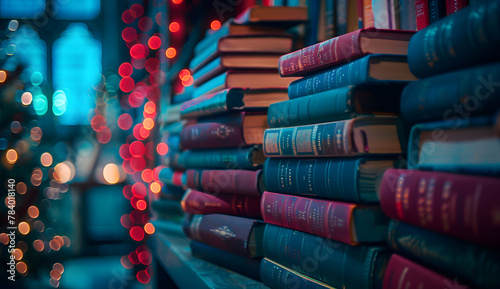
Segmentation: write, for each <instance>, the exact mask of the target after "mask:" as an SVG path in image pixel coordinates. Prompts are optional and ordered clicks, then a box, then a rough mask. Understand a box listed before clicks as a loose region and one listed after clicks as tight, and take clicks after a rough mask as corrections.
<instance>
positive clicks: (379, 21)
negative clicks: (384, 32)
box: [372, 0, 393, 29]
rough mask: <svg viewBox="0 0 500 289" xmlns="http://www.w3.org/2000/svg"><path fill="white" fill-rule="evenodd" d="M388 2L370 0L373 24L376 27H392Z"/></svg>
mask: <svg viewBox="0 0 500 289" xmlns="http://www.w3.org/2000/svg"><path fill="white" fill-rule="evenodd" d="M389 2H390V1H388V0H372V9H373V20H374V25H375V27H376V28H378V29H391V28H392V27H391V13H390V8H389V5H390V4H389ZM392 29H393V28H392Z"/></svg>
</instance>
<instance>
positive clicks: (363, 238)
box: [260, 192, 388, 245]
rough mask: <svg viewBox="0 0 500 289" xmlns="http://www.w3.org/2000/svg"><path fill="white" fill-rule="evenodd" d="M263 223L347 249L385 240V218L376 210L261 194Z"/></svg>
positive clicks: (323, 201)
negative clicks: (322, 239) (337, 242)
mask: <svg viewBox="0 0 500 289" xmlns="http://www.w3.org/2000/svg"><path fill="white" fill-rule="evenodd" d="M260 210H261V212H262V217H263V219H264V222H266V223H270V224H274V225H278V226H282V227H286V228H290V229H294V230H298V231H302V232H306V233H310V234H314V235H317V236H321V237H325V238H329V239H333V240H337V241H340V242H344V243H347V244H350V245H358V244H360V243H362V242H380V241H383V240H385V239H386V237H387V222H388V219H387V217H385V216H384V214H383V213H382V211H381V210H380V208H379V207H376V206H362V205H356V204H349V203H342V202H336V201H326V200H318V199H311V198H306V197H296V196H290V195H283V194H277V193H271V192H264V194H263V195H262V200H261V204H260Z"/></svg>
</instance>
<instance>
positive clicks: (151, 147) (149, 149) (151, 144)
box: [144, 141, 155, 160]
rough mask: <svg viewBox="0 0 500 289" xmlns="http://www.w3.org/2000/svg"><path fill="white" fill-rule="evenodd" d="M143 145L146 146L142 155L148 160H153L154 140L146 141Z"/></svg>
mask: <svg viewBox="0 0 500 289" xmlns="http://www.w3.org/2000/svg"><path fill="white" fill-rule="evenodd" d="M144 146H145V147H146V153H145V154H144V156H145V157H146V158H148V159H150V160H154V158H155V156H154V154H153V152H154V147H155V144H154V142H152V141H150V142H147V143H146V144H145V145H144Z"/></svg>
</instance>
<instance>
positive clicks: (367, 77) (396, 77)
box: [288, 54, 417, 99]
mask: <svg viewBox="0 0 500 289" xmlns="http://www.w3.org/2000/svg"><path fill="white" fill-rule="evenodd" d="M412 80H417V78H416V77H415V76H414V75H413V74H412V73H411V72H410V69H409V67H408V63H407V60H406V56H404V55H388V54H371V55H367V56H365V57H362V58H360V59H357V60H355V61H353V62H351V63H348V64H344V65H341V66H335V67H334V68H333V69H331V68H330V69H327V70H324V71H321V72H319V73H317V74H313V75H311V76H306V77H303V78H301V79H298V80H296V81H294V82H292V83H291V84H290V86H289V87H288V97H289V98H290V99H293V98H298V97H302V96H306V95H310V94H314V93H319V92H323V91H327V90H332V89H335V88H340V87H345V86H348V85H357V84H366V83H378V84H382V83H383V84H390V83H395V82H408V81H412Z"/></svg>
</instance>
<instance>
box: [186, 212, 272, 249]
mask: <svg viewBox="0 0 500 289" xmlns="http://www.w3.org/2000/svg"><path fill="white" fill-rule="evenodd" d="M265 224H266V223H264V222H262V221H259V220H254V219H248V218H241V217H235V216H228V215H221V214H210V215H194V216H193V217H192V218H191V220H190V222H189V224H188V227H184V232H185V233H186V235H187V237H188V238H190V239H192V240H195V241H198V242H202V243H204V244H206V245H209V246H212V247H215V248H218V249H220V250H224V251H226V252H229V253H233V254H236V255H240V256H244V257H250V258H253V257H262V255H263V254H262V237H263V234H264V227H265Z"/></svg>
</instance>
